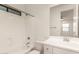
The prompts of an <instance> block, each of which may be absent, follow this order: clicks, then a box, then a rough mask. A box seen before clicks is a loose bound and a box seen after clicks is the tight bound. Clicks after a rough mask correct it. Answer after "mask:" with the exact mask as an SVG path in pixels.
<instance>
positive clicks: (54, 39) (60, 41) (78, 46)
mask: <svg viewBox="0 0 79 59" xmlns="http://www.w3.org/2000/svg"><path fill="white" fill-rule="evenodd" d="M67 38H68V39H69V41H68V42H67V41H64V37H60V36H50V37H49V38H48V39H47V40H45V41H37V42H38V43H41V44H47V45H51V46H55V47H59V48H64V49H68V50H72V51H75V52H79V38H74V37H67Z"/></svg>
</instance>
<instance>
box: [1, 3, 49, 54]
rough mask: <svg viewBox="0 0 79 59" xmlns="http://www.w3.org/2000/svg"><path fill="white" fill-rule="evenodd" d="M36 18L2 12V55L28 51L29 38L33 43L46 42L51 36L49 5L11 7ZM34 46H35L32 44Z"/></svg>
mask: <svg viewBox="0 0 79 59" xmlns="http://www.w3.org/2000/svg"><path fill="white" fill-rule="evenodd" d="M10 6H13V7H15V8H18V9H22V10H24V11H26V12H29V13H30V14H33V15H34V16H35V17H31V16H25V15H23V16H17V15H14V14H11V13H7V12H2V11H0V53H12V52H16V53H17V51H20V50H23V49H25V50H26V49H27V47H24V46H25V43H27V41H28V40H27V37H31V41H36V40H46V39H47V37H48V35H49V28H48V25H49V7H48V6H47V5H26V6H25V5H24V6H21V5H14V4H13V5H10ZM31 45H33V44H31Z"/></svg>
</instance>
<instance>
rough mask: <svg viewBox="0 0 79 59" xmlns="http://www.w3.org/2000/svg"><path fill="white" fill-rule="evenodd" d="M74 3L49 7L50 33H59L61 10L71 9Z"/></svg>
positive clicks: (57, 34) (58, 34) (56, 34)
mask: <svg viewBox="0 0 79 59" xmlns="http://www.w3.org/2000/svg"><path fill="white" fill-rule="evenodd" d="M74 7H75V5H72V4H66V5H65V4H62V5H58V6H55V7H52V8H50V35H51V36H52V35H55V36H60V35H61V11H65V10H69V9H73V8H74Z"/></svg>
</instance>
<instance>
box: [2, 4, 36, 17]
mask: <svg viewBox="0 0 79 59" xmlns="http://www.w3.org/2000/svg"><path fill="white" fill-rule="evenodd" d="M1 5H4V6H6V7H8V8H13V9H15V10H18V11H20V12H22V13H24V14H25V15H26V16H28V15H29V16H31V17H35V16H34V15H31V14H30V13H27V12H25V11H23V10H19V9H16V8H14V7H12V6H10V5H7V4H1Z"/></svg>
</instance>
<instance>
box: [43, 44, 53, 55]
mask: <svg viewBox="0 0 79 59" xmlns="http://www.w3.org/2000/svg"><path fill="white" fill-rule="evenodd" d="M44 54H52V46H49V45H44Z"/></svg>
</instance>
